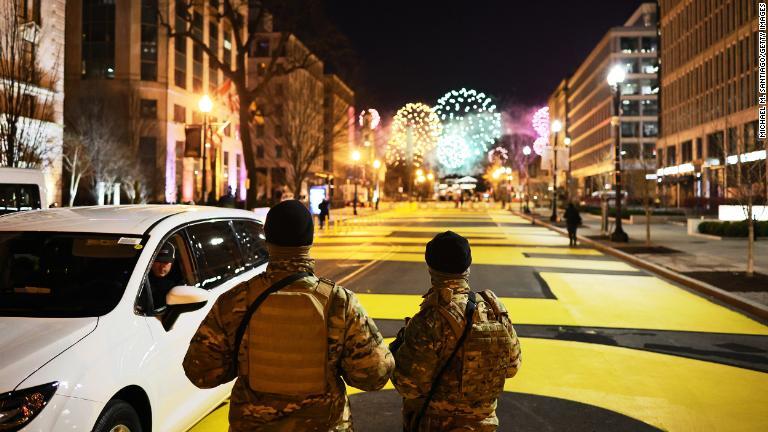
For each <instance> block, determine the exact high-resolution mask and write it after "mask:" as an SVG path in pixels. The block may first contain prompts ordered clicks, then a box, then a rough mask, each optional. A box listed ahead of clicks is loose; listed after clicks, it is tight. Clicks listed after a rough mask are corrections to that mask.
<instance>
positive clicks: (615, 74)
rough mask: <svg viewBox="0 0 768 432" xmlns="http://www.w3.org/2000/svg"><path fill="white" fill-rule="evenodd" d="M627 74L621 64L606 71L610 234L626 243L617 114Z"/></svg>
mask: <svg viewBox="0 0 768 432" xmlns="http://www.w3.org/2000/svg"><path fill="white" fill-rule="evenodd" d="M626 76H627V71H626V69H625V68H624V66H623V65H620V64H617V65H614V66H613V67H611V70H610V71H609V72H608V77H607V81H608V85H609V86H610V87H611V92H612V94H613V114H614V115H613V118H612V119H611V124H612V125H613V127H614V144H613V145H614V156H613V161H614V176H615V180H614V182H613V183H614V191H615V192H616V198H615V199H616V223H615V228H614V231H613V233H612V234H611V241H614V242H622V243H626V242H628V241H629V236H628V235H627V233H625V232H624V229H623V228H622V226H621V200H622V195H621V194H622V192H621V186H622V185H621V142H620V137H619V135H620V122H619V114H620V113H621V86H620V84H621V83H623V82H624V79H625V78H626Z"/></svg>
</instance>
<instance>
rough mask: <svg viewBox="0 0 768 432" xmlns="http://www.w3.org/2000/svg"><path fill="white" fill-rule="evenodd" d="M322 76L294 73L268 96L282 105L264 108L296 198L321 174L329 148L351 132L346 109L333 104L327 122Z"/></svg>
mask: <svg viewBox="0 0 768 432" xmlns="http://www.w3.org/2000/svg"><path fill="white" fill-rule="evenodd" d="M319 72H320V75H319V76H318V75H316V74H314V73H312V72H311V71H309V70H296V71H293V72H291V73H290V74H289V75H287V76H285V77H283V78H281V79H280V80H279V81H280V82H275V83H274V84H275V85H273V86H271V87H270V89H269V92H268V96H267V98H268V99H269V100H271V101H280V102H282V103H281V104H270V105H266V104H262V106H264V107H265V110H266V111H265V112H264V119H265V123H266V124H267V125H268V126H270V128H271V129H277V130H280V131H281V132H280V133H279V134H275V137H274V140H275V142H276V144H277V145H280V146H282V148H283V157H282V158H281V160H282V161H285V162H286V163H287V164H288V173H287V174H288V187H289V188H290V190H291V192H293V194H294V196H295V197H296V198H298V197H299V196H300V195H301V189H302V185H303V184H304V182H305V181H306V180H307V178H308V177H309V176H310V175H311V174H312V172H313V171H314V170H322V165H321V163H322V159H323V156H324V155H325V152H326V151H329V152H332V151H333V150H334V149H333V148H326V145H329V146H334V145H338V143H339V142H341V140H340V139H339V138H341V137H343V136H344V135H345V134H346V133H347V132H348V125H347V122H348V118H347V107H346V106H343V105H342V104H334V105H333V107H332V109H333V112H330V113H327V114H328V117H327V118H326V113H325V107H324V105H323V96H324V94H323V89H324V86H323V77H322V74H321V71H319ZM276 89H280V90H279V91H278V90H276ZM326 122H328V123H327V124H326ZM326 131H327V132H328V133H327V134H326V133H325V132H326ZM337 150H339V151H341V150H342V149H337Z"/></svg>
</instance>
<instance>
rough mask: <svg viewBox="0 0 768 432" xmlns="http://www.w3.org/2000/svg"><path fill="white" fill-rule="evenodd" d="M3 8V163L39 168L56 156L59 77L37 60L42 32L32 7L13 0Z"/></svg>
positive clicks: (0, 138) (0, 146) (0, 126)
mask: <svg viewBox="0 0 768 432" xmlns="http://www.w3.org/2000/svg"><path fill="white" fill-rule="evenodd" d="M0 7H1V8H2V11H0V113H2V115H0V166H9V167H19V168H26V167H38V168H39V167H42V166H44V165H46V164H47V163H48V162H50V160H51V158H52V152H53V149H52V148H51V145H50V143H49V142H48V139H49V133H48V128H49V127H50V124H51V122H52V121H53V118H54V111H53V102H54V98H55V93H56V90H55V88H56V81H55V76H54V75H53V74H50V73H46V72H45V71H43V69H42V68H41V66H40V63H39V62H38V55H37V52H36V50H37V46H36V45H37V42H38V40H39V39H40V37H41V31H40V28H39V26H38V25H37V24H36V23H35V22H34V20H32V19H31V18H32V17H28V14H29V10H28V9H27V8H26V7H25V6H22V4H21V2H18V1H14V0H3V1H0ZM52 70H54V71H55V70H58V61H55V62H54V67H53V69H52Z"/></svg>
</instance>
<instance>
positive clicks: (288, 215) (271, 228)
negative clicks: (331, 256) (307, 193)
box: [264, 200, 315, 246]
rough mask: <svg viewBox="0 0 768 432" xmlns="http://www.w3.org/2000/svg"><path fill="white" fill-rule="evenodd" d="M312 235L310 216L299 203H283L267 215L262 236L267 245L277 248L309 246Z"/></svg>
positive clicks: (312, 227)
mask: <svg viewBox="0 0 768 432" xmlns="http://www.w3.org/2000/svg"><path fill="white" fill-rule="evenodd" d="M314 233H315V224H314V222H312V215H311V214H309V210H307V208H306V207H305V206H304V204H302V203H301V202H300V201H297V200H287V201H283V202H281V203H280V204H278V205H276V206H274V207H272V208H271V209H270V210H269V212H268V213H267V220H266V222H265V223H264V234H265V235H266V237H267V242H269V243H272V244H274V245H277V246H309V245H311V244H312V237H313V235H314Z"/></svg>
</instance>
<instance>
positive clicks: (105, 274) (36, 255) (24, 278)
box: [0, 232, 142, 317]
mask: <svg viewBox="0 0 768 432" xmlns="http://www.w3.org/2000/svg"><path fill="white" fill-rule="evenodd" d="M141 242H142V238H141V237H138V236H120V235H104V234H74V233H60V232H0V316H29V317H88V316H101V315H104V314H106V313H108V312H109V311H111V310H112V309H114V307H115V306H117V303H118V302H119V301H120V298H122V296H123V292H124V291H125V287H126V284H127V283H128V279H129V278H130V276H131V273H132V272H133V269H134V267H135V265H136V260H137V259H138V257H139V253H140V252H141V248H142V243H141Z"/></svg>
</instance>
